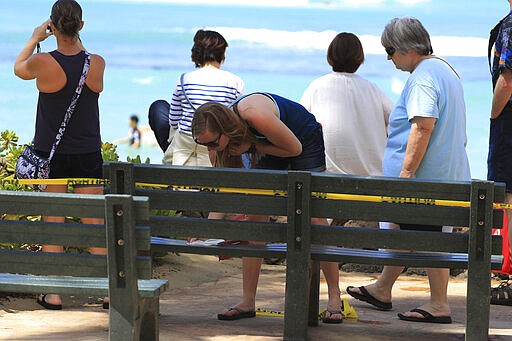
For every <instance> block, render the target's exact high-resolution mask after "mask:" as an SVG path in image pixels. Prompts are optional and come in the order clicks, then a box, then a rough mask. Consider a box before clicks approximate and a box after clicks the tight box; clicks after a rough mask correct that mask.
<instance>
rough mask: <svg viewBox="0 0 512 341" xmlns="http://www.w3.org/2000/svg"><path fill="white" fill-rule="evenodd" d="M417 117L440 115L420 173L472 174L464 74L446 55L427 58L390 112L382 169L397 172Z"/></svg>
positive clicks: (442, 177)
mask: <svg viewBox="0 0 512 341" xmlns="http://www.w3.org/2000/svg"><path fill="white" fill-rule="evenodd" d="M414 117H432V118H435V119H436V123H435V125H434V130H433V131H432V135H431V137H430V141H429V144H428V147H427V151H426V153H425V156H424V157H423V159H422V161H421V163H420V165H419V167H418V169H417V170H416V178H421V179H433V180H471V174H470V170H469V162H468V157H467V154H466V142H467V138H466V106H465V104H464V92H463V89H462V84H461V82H460V79H459V78H458V76H457V75H456V74H455V72H454V71H453V70H452V69H451V67H450V66H449V65H448V64H447V63H446V62H444V61H442V60H440V59H437V58H429V59H425V60H423V61H422V62H420V63H419V64H418V66H417V67H416V69H415V70H414V71H413V72H412V74H411V75H410V77H409V79H408V80H407V82H406V84H405V87H404V89H403V91H402V94H401V95H400V98H399V99H398V102H397V104H396V106H395V108H394V109H393V111H392V112H391V115H390V118H389V128H388V140H387V144H386V150H385V152H384V159H383V162H382V170H383V175H384V176H390V177H398V176H399V175H400V171H401V170H402V164H403V161H404V157H405V150H406V148H407V141H408V139H409V133H410V131H411V120H412V119H413V118H414Z"/></svg>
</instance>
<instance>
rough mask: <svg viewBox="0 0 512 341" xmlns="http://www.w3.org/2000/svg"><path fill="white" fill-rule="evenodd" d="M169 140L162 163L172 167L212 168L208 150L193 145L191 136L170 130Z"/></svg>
mask: <svg viewBox="0 0 512 341" xmlns="http://www.w3.org/2000/svg"><path fill="white" fill-rule="evenodd" d="M169 139H172V141H171V144H170V145H169V147H167V150H166V151H165V153H164V158H163V160H162V162H163V163H165V164H171V165H173V166H191V167H211V166H212V164H211V162H210V157H209V154H208V148H206V147H205V146H201V145H199V144H197V143H195V142H194V139H193V138H192V137H191V136H188V135H186V134H184V133H181V132H179V131H178V132H177V131H176V130H175V129H173V128H171V132H170V134H169Z"/></svg>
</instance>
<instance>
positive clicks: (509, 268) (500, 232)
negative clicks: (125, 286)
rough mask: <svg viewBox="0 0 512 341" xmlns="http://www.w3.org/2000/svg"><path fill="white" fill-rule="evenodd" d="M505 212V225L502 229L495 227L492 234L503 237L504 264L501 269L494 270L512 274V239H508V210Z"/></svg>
mask: <svg viewBox="0 0 512 341" xmlns="http://www.w3.org/2000/svg"><path fill="white" fill-rule="evenodd" d="M504 213H505V214H503V227H502V228H501V229H493V230H492V234H493V235H496V236H502V237H503V246H502V250H501V253H502V255H503V266H502V267H501V271H500V270H496V271H494V272H499V273H502V274H508V275H511V274H512V262H511V259H510V257H511V254H510V240H509V239H508V219H507V213H506V211H505V212H504Z"/></svg>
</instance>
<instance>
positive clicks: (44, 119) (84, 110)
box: [34, 51, 101, 154]
mask: <svg viewBox="0 0 512 341" xmlns="http://www.w3.org/2000/svg"><path fill="white" fill-rule="evenodd" d="M50 55H51V56H52V57H53V58H55V60H56V61H57V62H58V63H59V65H60V66H61V68H62V69H63V70H64V73H65V74H66V79H67V82H66V85H65V86H64V88H62V89H61V90H59V91H57V92H53V93H43V92H39V100H38V102H37V116H36V133H35V136H34V147H35V149H36V150H40V151H43V152H50V150H51V148H52V145H53V143H54V141H55V136H56V135H57V131H58V129H59V127H60V125H61V123H62V121H63V119H64V115H65V113H66V110H67V109H68V107H69V104H70V103H71V99H72V97H73V94H74V92H75V90H76V87H77V85H78V81H79V80H80V76H81V74H82V69H83V67H84V63H85V52H84V51H82V52H80V53H78V54H76V55H74V56H66V55H63V54H62V53H60V52H58V51H52V52H50ZM98 98H99V93H97V92H94V91H92V90H91V89H89V87H87V84H85V85H84V87H83V89H82V94H81V95H80V98H79V99H78V102H77V106H76V108H75V111H74V112H73V115H72V116H71V120H70V121H69V124H68V126H67V127H66V131H65V132H64V137H63V138H62V140H61V142H60V144H59V146H58V147H57V151H56V153H58V154H84V153H92V152H96V151H98V150H101V137H100V120H99V107H98Z"/></svg>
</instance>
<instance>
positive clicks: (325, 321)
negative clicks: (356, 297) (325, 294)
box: [322, 309, 343, 324]
mask: <svg viewBox="0 0 512 341" xmlns="http://www.w3.org/2000/svg"><path fill="white" fill-rule="evenodd" d="M327 312H328V313H329V314H330V315H329V317H327ZM334 314H340V315H341V316H342V317H341V319H339V320H338V319H333V318H331V316H332V315H334ZM322 322H323V323H330V324H339V323H343V314H342V313H341V310H329V309H327V311H326V312H325V316H324V318H323V319H322Z"/></svg>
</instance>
